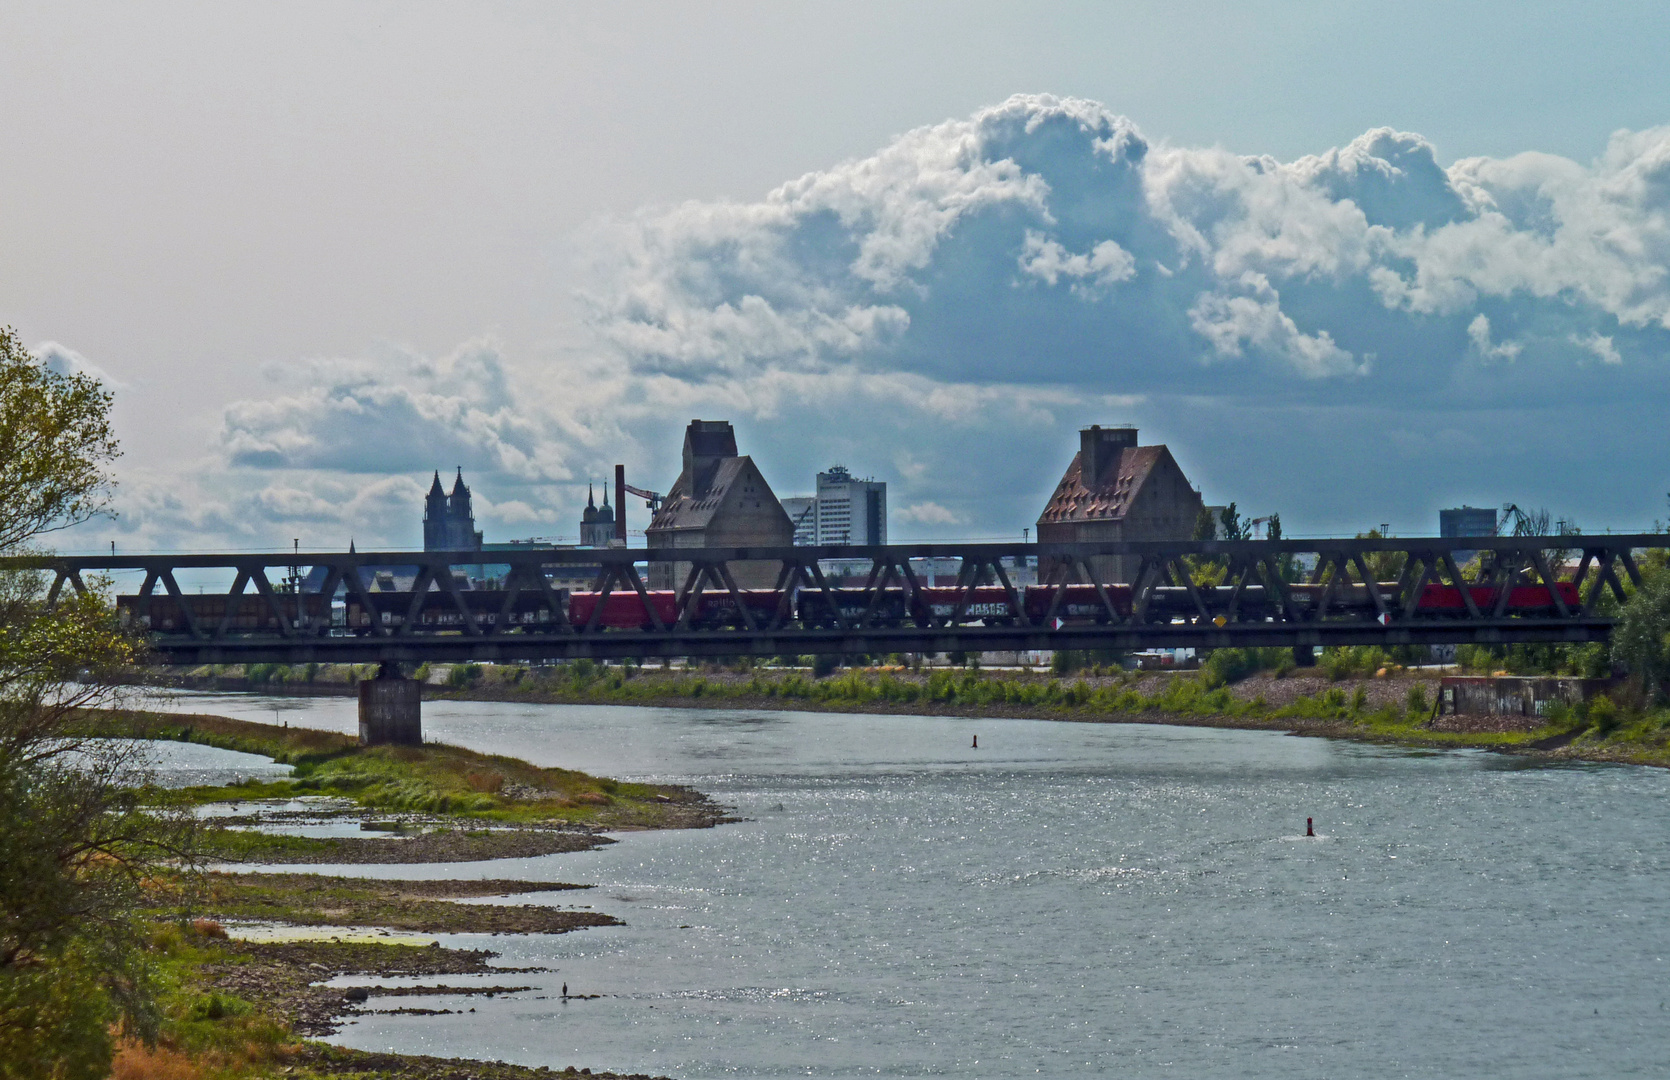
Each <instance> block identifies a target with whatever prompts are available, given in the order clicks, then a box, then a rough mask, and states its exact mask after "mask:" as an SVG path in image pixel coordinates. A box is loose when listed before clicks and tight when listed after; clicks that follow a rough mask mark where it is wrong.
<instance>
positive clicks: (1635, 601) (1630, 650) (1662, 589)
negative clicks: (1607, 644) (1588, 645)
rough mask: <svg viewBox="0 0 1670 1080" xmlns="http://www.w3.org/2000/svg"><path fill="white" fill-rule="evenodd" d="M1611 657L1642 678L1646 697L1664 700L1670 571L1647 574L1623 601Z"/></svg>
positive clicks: (1669, 654) (1669, 663) (1669, 665)
mask: <svg viewBox="0 0 1670 1080" xmlns="http://www.w3.org/2000/svg"><path fill="white" fill-rule="evenodd" d="M1612 659H1613V660H1614V661H1615V662H1616V663H1618V664H1621V665H1622V666H1623V667H1624V669H1625V670H1627V671H1628V672H1629V673H1630V674H1631V675H1634V676H1635V677H1636V678H1637V679H1639V680H1640V681H1641V696H1642V699H1643V700H1644V701H1646V702H1647V703H1649V704H1657V703H1659V702H1660V701H1662V700H1663V698H1664V679H1665V676H1666V675H1667V674H1670V573H1664V572H1660V573H1656V574H1650V575H1647V576H1645V577H1644V578H1643V579H1642V581H1641V587H1640V588H1639V589H1636V590H1635V595H1634V596H1631V597H1630V598H1629V600H1628V601H1627V602H1626V603H1625V604H1624V606H1623V610H1622V611H1620V612H1619V613H1618V624H1617V626H1615V627H1614V628H1613V630H1612Z"/></svg>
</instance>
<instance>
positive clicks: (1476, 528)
mask: <svg viewBox="0 0 1670 1080" xmlns="http://www.w3.org/2000/svg"><path fill="white" fill-rule="evenodd" d="M1438 535H1439V536H1442V537H1446V538H1452V537H1457V536H1495V535H1496V509H1495V507H1491V506H1467V505H1462V506H1457V507H1453V508H1451V509H1449V510H1440V511H1438ZM1451 554H1452V555H1454V556H1455V557H1456V558H1457V559H1458V560H1460V561H1461V562H1466V561H1467V560H1468V559H1471V558H1472V557H1473V555H1474V554H1475V552H1474V551H1462V550H1459V549H1458V550H1456V551H1453V552H1451Z"/></svg>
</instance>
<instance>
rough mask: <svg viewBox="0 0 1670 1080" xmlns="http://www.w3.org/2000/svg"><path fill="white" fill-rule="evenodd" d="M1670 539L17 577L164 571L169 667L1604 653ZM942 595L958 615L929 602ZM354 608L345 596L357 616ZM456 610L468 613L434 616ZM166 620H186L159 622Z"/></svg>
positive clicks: (30, 564) (56, 568) (1302, 543)
mask: <svg viewBox="0 0 1670 1080" xmlns="http://www.w3.org/2000/svg"><path fill="white" fill-rule="evenodd" d="M1667 547H1670V536H1666V535H1661V534H1637V535H1620V536H1610V535H1608V536H1572V535H1567V536H1555V537H1466V538H1459V539H1437V538H1417V539H1356V540H1346V539H1337V540H1336V539H1327V540H1316V539H1312V540H1300V539H1295V540H1286V539H1284V540H1268V541H1263V540H1249V541H1210V540H1209V541H1192V542H1123V543H1101V544H1036V543H1035V544H1007V543H980V544H973V543H970V544H955V543H953V544H910V545H894V546H886V547H856V546H855V547H773V548H700V549H656V550H645V549H641V548H640V549H559V550H528V551H492V552H479V551H454V552H359V553H338V552H333V553H324V552H311V553H300V554H297V553H293V552H275V553H268V554H244V553H235V554H182V555H139V556H74V557H61V556H53V555H41V556H31V557H17V558H9V559H4V560H0V565H4V566H7V567H10V568H14V569H23V568H28V569H34V570H37V571H40V572H42V573H43V574H46V575H50V576H51V584H50V586H49V590H48V594H49V598H50V599H49V602H56V601H57V600H58V598H59V597H61V596H63V595H64V590H65V589H66V588H67V589H72V590H75V591H78V592H87V591H88V590H89V589H90V588H91V589H96V590H99V591H101V592H102V591H106V589H107V587H108V581H109V575H112V574H116V573H122V572H127V573H143V575H144V579H143V584H142V585H141V586H140V588H139V589H138V590H137V592H136V593H135V594H133V595H132V596H129V597H124V598H122V604H123V605H124V607H123V611H124V614H125V615H126V616H127V617H129V618H136V619H139V620H140V621H141V625H145V626H148V627H149V630H150V644H151V646H152V648H153V649H154V651H155V654H156V656H157V658H158V659H159V660H162V661H164V662H167V663H177V664H203V663H219V664H228V663H249V662H280V663H307V662H314V661H316V662H321V663H372V662H408V663H422V662H424V661H453V662H458V661H499V662H509V661H539V660H556V659H573V658H579V657H592V658H599V659H603V658H623V657H637V658H652V657H680V656H688V657H717V656H740V655H753V656H769V655H778V654H796V655H798V654H807V653H824V654H845V655H855V654H871V655H876V654H889V653H943V652H957V651H961V652H979V651H987V650H1029V649H1123V650H1136V649H1148V648H1181V647H1193V648H1208V649H1210V648H1223V647H1235V646H1241V647H1246V646H1262V647H1268V646H1281V647H1295V648H1303V647H1307V646H1317V645H1382V646H1395V645H1427V644H1441V643H1462V642H1470V643H1478V644H1489V645H1498V644H1508V643H1516V642H1544V643H1546V642H1586V641H1602V640H1605V639H1607V637H1608V636H1609V635H1610V633H1611V629H1612V625H1613V619H1612V618H1611V617H1610V616H1609V615H1608V614H1607V613H1606V604H1605V603H1604V602H1603V598H1604V597H1607V596H1611V597H1613V598H1614V599H1616V600H1619V601H1621V600H1622V599H1623V598H1624V595H1625V592H1624V587H1623V579H1624V578H1626V577H1627V578H1628V579H1630V580H1631V581H1634V582H1636V583H1639V581H1640V567H1639V565H1638V560H1639V559H1640V558H1641V557H1642V553H1643V552H1644V551H1647V550H1653V549H1664V548H1667ZM1458 551H1461V552H1463V553H1465V552H1473V551H1476V552H1480V553H1481V556H1480V566H1481V567H1482V568H1483V569H1482V570H1481V572H1480V573H1479V574H1478V575H1477V577H1476V579H1475V580H1473V581H1468V580H1465V579H1464V576H1463V571H1462V567H1461V560H1460V559H1458V557H1457V552H1458ZM1115 557H1124V558H1123V562H1124V564H1125V565H1126V566H1129V565H1130V564H1131V562H1132V561H1134V562H1135V564H1136V566H1137V570H1136V572H1135V573H1134V574H1131V575H1129V576H1130V581H1128V582H1119V581H1114V580H1110V578H1111V574H1110V573H1108V572H1107V571H1106V570H1104V569H1102V568H1103V567H1107V566H1109V565H1111V560H1112V559H1114V558H1115ZM929 559H931V560H941V561H942V560H952V561H954V562H955V564H956V565H957V566H958V567H959V570H958V573H957V576H956V584H955V585H954V586H953V587H952V589H951V590H950V591H949V592H948V591H947V590H946V588H945V587H944V586H940V587H939V588H938V590H937V591H935V590H931V589H930V587H929V586H927V585H925V584H924V583H923V581H922V575H921V574H919V572H918V569H917V567H918V566H920V565H921V560H929ZM832 561H839V562H841V563H844V564H847V565H849V566H857V567H860V568H867V569H862V570H861V571H860V573H858V574H857V575H856V577H857V579H859V583H857V584H855V583H853V578H851V577H849V579H848V582H847V583H846V584H844V585H841V586H836V585H832V583H831V582H830V580H829V575H828V574H826V572H825V569H824V567H825V566H827V565H829V563H831V562H832ZM664 563H675V564H676V568H677V575H678V580H680V581H681V582H682V583H681V584H680V586H679V587H678V589H676V590H673V591H672V595H671V596H670V597H669V596H668V595H667V593H666V592H662V593H660V594H658V595H654V596H652V594H651V591H650V590H649V589H648V588H647V587H646V585H645V581H646V578H648V577H649V575H648V574H647V573H646V569H647V568H648V567H650V566H653V565H656V564H664ZM742 563H747V564H751V565H752V566H754V567H758V566H760V565H761V564H774V565H775V567H776V587H775V589H774V590H768V591H765V592H761V591H760V590H742V589H739V588H738V586H737V575H736V574H735V573H734V572H733V569H734V568H736V567H737V566H738V564H742ZM298 564H299V565H300V566H301V567H304V568H309V569H311V570H312V571H313V575H314V576H315V577H317V576H318V574H319V572H320V571H321V570H322V571H323V577H322V581H321V585H320V588H319V589H318V590H317V592H314V593H308V592H305V591H303V592H298V591H287V589H286V586H285V584H284V581H283V574H284V573H285V572H286V571H291V570H293V568H295V567H297V566H298ZM482 564H492V565H494V566H495V567H499V568H502V569H503V580H502V582H501V583H500V585H501V587H500V588H498V589H496V590H494V591H493V594H492V598H493V600H494V602H495V603H496V604H497V605H498V608H499V610H498V611H497V612H494V611H492V610H484V609H483V607H482V600H483V598H484V594H481V593H480V591H479V590H472V589H470V588H468V587H466V586H467V582H466V581H461V580H460V575H459V573H458V571H459V570H461V569H465V568H477V567H480V566H482ZM820 564H823V565H820ZM387 566H404V567H413V568H416V578H415V580H414V581H413V583H412V587H411V588H410V589H407V590H405V591H403V592H397V593H388V592H384V591H380V590H378V589H377V588H376V587H375V583H374V582H372V581H368V580H367V577H366V573H365V572H366V571H369V570H370V568H374V567H387ZM565 566H567V567H575V566H587V567H592V568H594V569H595V570H596V579H595V581H594V583H593V586H592V589H591V590H590V594H591V597H592V600H593V601H594V602H593V603H592V604H591V606H590V614H589V616H588V617H587V618H586V619H584V620H580V621H575V620H571V619H570V617H569V612H570V610H578V609H575V608H574V606H573V604H572V600H573V599H574V596H573V595H571V594H569V593H567V592H566V591H564V590H557V589H554V588H553V587H552V585H551V581H552V579H553V577H554V576H557V575H558V574H559V572H560V571H561V570H562V568H563V567H565ZM1017 567H1035V568H1037V570H1038V577H1039V584H1038V585H1032V586H1020V585H1017V584H1015V581H1014V571H1015V569H1016V568H1017ZM275 570H276V571H278V572H279V578H280V580H279V582H278V583H277V584H275V581H274V574H273V572H274V571H275ZM572 573H573V571H570V576H572ZM214 574H218V575H221V579H222V580H224V578H225V577H228V576H229V577H230V578H231V585H230V587H229V588H228V589H227V590H226V591H225V593H224V594H222V593H219V592H216V593H212V594H207V595H209V596H213V597H222V598H223V599H224V600H225V601H226V602H225V603H223V604H221V605H220V609H222V610H223V611H224V614H222V615H220V616H219V617H210V618H205V617H203V615H202V614H201V613H202V612H203V611H204V610H206V606H205V604H204V602H203V596H204V595H205V594H202V593H197V594H191V593H188V592H187V591H186V589H184V588H182V586H181V584H180V578H181V577H187V578H188V581H189V580H192V578H194V577H195V578H201V577H203V576H204V575H214ZM101 580H102V581H105V582H106V587H105V588H101V587H100V584H99V583H100V581H101ZM1067 586H1072V587H1073V588H1068V587H1067ZM159 587H160V588H161V590H162V591H161V592H160V593H159V592H158V591H157V590H158V588H159ZM1052 589H1053V591H1052ZM993 590H997V591H996V592H994V591H993ZM472 592H474V593H476V594H477V595H474V596H472V595H471V593H472ZM930 592H932V593H933V595H934V596H935V597H937V599H938V601H939V602H938V603H937V604H935V605H930V604H926V603H923V602H919V601H921V600H922V598H923V597H926V596H928V595H929V593H930ZM579 595H582V596H583V595H586V594H584V593H582V594H579ZM632 595H635V596H636V597H637V598H638V600H639V602H641V604H642V610H643V614H644V618H643V620H642V625H638V626H632V627H620V626H612V625H608V620H607V619H606V618H605V617H604V616H603V615H602V613H603V612H604V611H605V609H606V608H607V605H608V603H609V597H610V596H615V597H616V601H615V603H616V604H617V605H618V604H619V603H620V598H621V597H623V596H624V597H627V598H628V603H630V596H632ZM947 595H949V596H950V598H951V599H950V600H947V599H946V597H947ZM310 596H311V597H312V598H313V599H312V600H311V601H310V600H309V599H308V598H309V597H310ZM762 596H763V597H765V598H766V602H764V603H762V601H761V597H762ZM1527 596H1529V597H1531V600H1530V601H1527V600H1526V599H1525V598H1526V597H1527ZM338 597H340V598H341V599H342V601H343V603H342V604H340V605H334V606H333V605H332V603H331V601H332V599H333V598H338ZM994 597H996V599H995V600H994ZM238 598H245V599H242V600H240V599H238ZM249 598H254V599H249ZM727 599H728V601H729V602H730V605H731V610H732V611H733V613H734V618H733V619H732V620H731V622H730V623H729V624H727V625H703V624H701V623H700V622H699V621H698V620H697V619H695V618H693V617H692V614H693V613H694V612H697V611H698V610H700V609H701V607H702V605H703V604H704V603H706V602H709V601H714V600H720V601H724V600H727ZM808 599H810V600H811V601H812V602H813V603H814V604H819V603H821V605H822V606H821V607H820V608H819V610H821V611H823V612H824V613H825V614H826V618H824V619H823V620H821V621H818V620H808V619H807V618H805V617H804V616H805V614H806V610H807V607H806V604H805V603H803V601H806V600H808ZM653 600H659V601H660V602H652V601H653ZM170 602H171V606H170ZM249 603H254V604H255V605H256V606H257V607H259V608H260V609H261V612H262V618H261V619H259V620H257V622H258V623H259V624H260V625H259V626H257V627H255V628H253V629H251V628H245V627H241V626H239V625H237V623H238V620H237V619H234V617H233V610H234V607H235V606H236V605H239V604H242V605H245V607H244V608H240V610H245V609H247V605H248V604H249ZM437 603H439V604H441V605H442V606H447V607H449V608H450V611H451V612H452V614H451V615H449V617H448V618H447V619H446V620H444V621H441V622H425V621H424V616H423V613H424V612H425V611H431V610H433V609H434V607H435V605H436V604H437ZM530 603H531V604H535V605H538V608H539V611H540V617H539V618H538V619H537V620H536V619H533V618H532V617H531V616H530V617H529V619H528V620H526V621H523V622H520V623H518V622H516V621H515V620H514V617H513V613H514V612H515V611H517V610H519V609H527V608H528V607H529V605H530ZM347 605H353V610H354V611H355V612H356V613H359V614H360V615H361V622H362V623H363V625H358V626H354V625H346V624H345V621H344V619H343V618H342V617H341V615H340V612H339V611H337V610H336V608H337V607H345V606H347ZM994 605H995V606H994ZM165 608H166V609H167V610H168V611H170V612H172V613H174V614H175V615H176V616H177V617H175V618H171V619H162V618H156V617H153V616H154V615H156V614H157V613H158V612H159V611H162V610H163V609H165ZM976 611H978V612H980V614H979V616H978V617H975V612H976ZM901 612H903V615H902V617H901ZM165 622H166V623H168V624H169V625H167V626H164V625H163V624H164V623H165Z"/></svg>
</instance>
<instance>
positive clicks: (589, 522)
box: [580, 484, 615, 547]
mask: <svg viewBox="0 0 1670 1080" xmlns="http://www.w3.org/2000/svg"><path fill="white" fill-rule="evenodd" d="M614 540H615V512H614V511H613V510H612V509H610V508H609V492H608V490H607V489H605V490H604V492H603V506H602V507H601V508H599V507H598V505H597V503H596V501H595V496H593V494H592V490H591V485H590V484H587V485H586V508H585V509H584V510H583V511H581V512H580V546H581V547H608V546H609V545H610V544H612V543H614Z"/></svg>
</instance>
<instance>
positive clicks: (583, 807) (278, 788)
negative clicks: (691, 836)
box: [83, 712, 708, 845]
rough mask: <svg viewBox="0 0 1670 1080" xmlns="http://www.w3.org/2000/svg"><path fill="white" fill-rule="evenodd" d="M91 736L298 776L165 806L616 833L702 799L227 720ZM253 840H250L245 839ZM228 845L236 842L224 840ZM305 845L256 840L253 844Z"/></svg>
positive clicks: (666, 821) (195, 719)
mask: <svg viewBox="0 0 1670 1080" xmlns="http://www.w3.org/2000/svg"><path fill="white" fill-rule="evenodd" d="M83 730H84V732H85V733H86V734H89V735H102V736H113V737H122V738H135V739H160V740H177V741H182V742H195V743H203V744H205V745H208V746H218V747H221V748H222V749H226V750H238V751H241V752H243V753H247V754H260V755H262V756H264V757H269V758H272V759H273V760H274V761H277V762H279V763H281V764H286V765H290V766H293V767H294V770H295V775H294V776H293V778H290V779H284V780H272V781H255V780H249V781H245V782H244V783H241V784H237V785H234V786H230V787H217V788H191V789H187V790H186V791H184V792H179V793H162V792H152V793H151V794H152V797H153V798H155V799H158V800H164V799H174V798H177V799H183V800H186V801H189V802H196V803H206V802H246V801H250V800H254V799H286V798H294V797H296V796H300V795H332V796H338V797H341V798H345V799H350V800H352V801H353V802H355V803H357V804H358V805H360V806H362V807H366V808H368V809H375V810H388V811H406V812H415V813H424V814H444V815H448V816H452V817H457V818H462V819H475V820H480V821H492V822H504V823H513V824H524V825H557V824H566V825H592V826H600V827H605V828H611V829H619V828H665V827H669V826H675V825H680V824H689V822H688V820H686V819H687V818H688V816H689V813H690V811H691V810H692V809H699V810H703V811H706V810H707V807H708V804H707V803H706V802H705V800H703V799H702V798H701V796H699V795H695V794H693V793H692V792H689V791H686V790H684V789H681V788H671V787H664V786H659V785H655V784H628V783H621V782H619V781H616V780H610V779H605V778H602V777H596V776H589V775H587V774H586V773H582V772H576V771H574V770H572V769H544V768H540V767H538V766H536V765H530V764H528V763H527V762H525V761H518V760H517V759H515V758H509V757H500V756H497V755H491V754H480V753H477V752H475V751H473V750H465V749H463V748H461V747H456V746H447V745H444V744H438V743H429V744H425V745H424V746H421V747H419V746H373V747H362V746H360V745H359V743H358V742H357V741H356V740H355V739H353V738H351V737H350V736H347V735H339V734H336V733H334V732H327V731H313V730H309V729H306V728H281V727H275V726H273V725H271V724H256V723H251V722H249V721H244V720H232V719H229V718H226V717H221V716H181V715H178V714H165V713H141V712H102V713H92V714H88V715H87V717H86V720H85V724H84V727H83ZM237 835H238V836H248V835H249V834H237ZM225 839H226V840H227V841H228V842H238V841H236V840H234V839H233V838H225ZM298 839H299V838H295V837H288V838H270V839H255V838H251V839H250V840H249V841H248V842H249V843H251V844H262V845H265V844H268V843H271V842H273V841H276V842H279V843H284V842H289V841H294V840H298Z"/></svg>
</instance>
